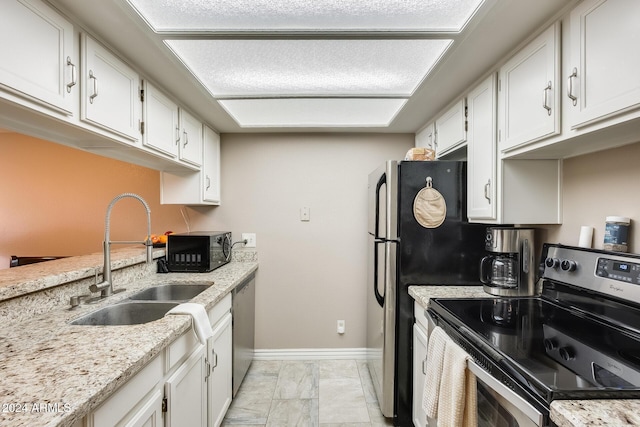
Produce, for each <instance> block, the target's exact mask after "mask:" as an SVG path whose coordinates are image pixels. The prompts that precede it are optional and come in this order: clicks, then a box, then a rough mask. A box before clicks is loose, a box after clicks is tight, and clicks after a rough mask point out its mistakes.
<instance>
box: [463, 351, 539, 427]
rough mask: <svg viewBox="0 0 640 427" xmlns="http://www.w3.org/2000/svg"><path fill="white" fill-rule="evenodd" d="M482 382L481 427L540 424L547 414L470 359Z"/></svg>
mask: <svg viewBox="0 0 640 427" xmlns="http://www.w3.org/2000/svg"><path fill="white" fill-rule="evenodd" d="M467 367H468V369H469V370H470V371H471V372H473V374H474V375H475V376H476V380H477V383H478V386H477V397H478V427H540V426H542V425H543V423H544V416H543V414H542V413H541V412H540V411H538V410H537V409H536V408H535V407H533V406H532V405H531V404H530V403H529V402H527V401H526V400H525V399H523V398H522V397H521V396H519V395H518V394H516V393H514V392H513V391H512V390H511V389H509V388H508V387H507V386H506V385H504V384H502V383H501V382H500V381H498V380H497V379H495V378H494V377H492V376H491V375H490V374H489V373H488V372H487V371H485V370H484V369H482V368H481V367H480V366H478V365H477V364H476V363H475V362H472V361H468V362H467Z"/></svg>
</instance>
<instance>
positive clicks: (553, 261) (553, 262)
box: [544, 257, 560, 268]
mask: <svg viewBox="0 0 640 427" xmlns="http://www.w3.org/2000/svg"><path fill="white" fill-rule="evenodd" d="M544 265H546V266H547V267H549V268H558V266H559V265H560V260H559V259H558V258H551V257H549V258H547V259H545V260H544Z"/></svg>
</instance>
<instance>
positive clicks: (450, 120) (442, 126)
mask: <svg viewBox="0 0 640 427" xmlns="http://www.w3.org/2000/svg"><path fill="white" fill-rule="evenodd" d="M435 128H436V129H435V132H436V140H435V144H436V156H438V157H439V156H440V155H443V154H446V153H447V152H449V151H451V150H452V149H453V148H458V147H460V146H462V145H463V143H464V142H465V141H466V140H467V131H466V104H465V100H464V99H461V100H460V101H458V102H456V104H455V105H454V106H453V107H451V108H450V109H449V110H447V111H446V112H445V113H444V114H443V115H441V116H440V117H438V118H437V119H436V123H435Z"/></svg>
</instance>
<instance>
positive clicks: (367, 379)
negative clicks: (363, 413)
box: [357, 360, 378, 405]
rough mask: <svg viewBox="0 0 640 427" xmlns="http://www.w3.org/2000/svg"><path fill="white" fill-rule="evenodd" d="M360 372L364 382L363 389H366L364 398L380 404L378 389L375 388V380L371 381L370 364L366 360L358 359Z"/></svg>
mask: <svg viewBox="0 0 640 427" xmlns="http://www.w3.org/2000/svg"><path fill="white" fill-rule="evenodd" d="M357 365H358V374H359V376H360V382H361V383H362V390H363V391H364V399H365V401H366V402H367V403H375V404H376V405H377V404H378V397H377V396H376V390H375V389H374V388H373V381H371V374H370V373H369V366H368V365H367V361H366V360H358V361H357Z"/></svg>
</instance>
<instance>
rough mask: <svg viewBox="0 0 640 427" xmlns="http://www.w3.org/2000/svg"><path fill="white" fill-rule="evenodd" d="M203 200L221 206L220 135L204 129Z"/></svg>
mask: <svg viewBox="0 0 640 427" xmlns="http://www.w3.org/2000/svg"><path fill="white" fill-rule="evenodd" d="M202 169H203V174H202V175H203V179H204V182H203V183H202V191H203V196H202V199H203V201H204V202H208V203H212V204H220V135H218V134H217V133H216V132H214V131H213V130H212V129H210V128H209V127H208V126H205V127H204V159H203V165H202Z"/></svg>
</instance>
